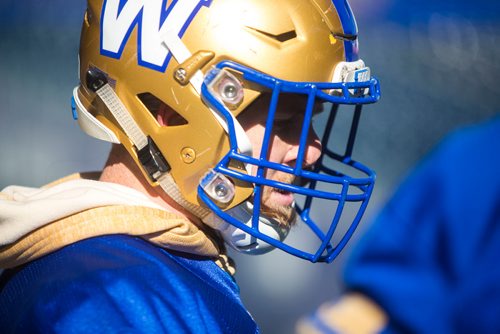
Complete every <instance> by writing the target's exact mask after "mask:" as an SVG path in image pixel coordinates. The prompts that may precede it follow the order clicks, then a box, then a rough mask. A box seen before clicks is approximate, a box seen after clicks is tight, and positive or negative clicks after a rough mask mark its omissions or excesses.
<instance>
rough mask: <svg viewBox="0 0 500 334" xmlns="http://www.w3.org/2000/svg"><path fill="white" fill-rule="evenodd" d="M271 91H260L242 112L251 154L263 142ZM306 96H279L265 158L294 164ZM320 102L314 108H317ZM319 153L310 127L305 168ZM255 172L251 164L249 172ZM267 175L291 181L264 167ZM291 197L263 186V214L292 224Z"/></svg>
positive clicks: (284, 174) (239, 118) (294, 217)
mask: <svg viewBox="0 0 500 334" xmlns="http://www.w3.org/2000/svg"><path fill="white" fill-rule="evenodd" d="M270 100H271V96H270V94H263V95H262V96H261V97H259V98H258V99H257V100H256V101H255V102H254V103H252V104H251V105H250V106H249V107H248V108H247V109H246V110H245V111H244V112H243V113H242V114H241V115H239V116H238V121H239V122H240V123H241V125H242V127H243V129H244V130H245V132H246V134H247V136H248V138H249V139H250V142H251V144H252V147H253V157H255V158H258V157H260V152H261V149H262V141H263V138H264V133H265V130H266V128H265V125H266V120H267V113H268V108H269V104H270ZM306 102H307V98H306V97H304V96H297V95H291V94H283V95H281V96H280V99H279V103H278V107H277V110H276V114H275V119H274V123H273V130H272V134H271V138H270V148H269V154H268V157H267V159H268V160H269V161H270V162H275V163H279V164H283V165H286V166H290V167H293V166H295V163H296V160H297V155H298V152H299V139H300V133H301V131H302V125H303V119H304V113H305V110H306ZM320 109H321V105H318V106H317V107H316V108H315V111H320ZM320 155H321V143H320V141H319V139H318V138H317V137H316V134H315V133H314V131H313V129H312V128H310V129H309V135H308V138H307V148H306V151H305V157H304V165H305V166H303V167H304V168H307V167H310V166H312V165H313V164H314V163H315V162H316V160H318V158H319V157H320ZM256 173H257V167H256V166H254V168H253V170H252V174H254V175H255V174H256ZM265 176H266V178H268V179H272V180H275V181H280V182H283V183H292V182H293V181H294V178H293V176H291V175H289V174H286V173H283V172H279V171H275V170H272V169H267V170H266V173H265ZM293 203H294V197H293V194H292V193H290V192H285V191H282V190H278V189H276V188H272V187H267V186H266V187H264V188H263V195H262V203H261V206H262V213H264V214H265V215H267V216H269V217H271V218H274V219H275V220H277V221H278V222H279V223H280V224H282V225H291V224H293V223H294V222H295V220H296V216H297V214H296V211H295V209H294V208H293Z"/></svg>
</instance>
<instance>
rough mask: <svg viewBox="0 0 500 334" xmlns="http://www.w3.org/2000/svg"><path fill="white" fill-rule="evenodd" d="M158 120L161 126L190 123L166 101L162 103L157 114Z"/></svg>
mask: <svg viewBox="0 0 500 334" xmlns="http://www.w3.org/2000/svg"><path fill="white" fill-rule="evenodd" d="M156 120H157V121H158V124H160V125H161V126H178V125H185V124H188V122H187V121H186V119H185V118H184V117H182V116H181V115H179V114H178V113H177V112H176V111H175V110H174V109H172V108H170V107H169V106H168V105H166V104H165V103H161V104H160V107H159V108H158V113H157V114H156Z"/></svg>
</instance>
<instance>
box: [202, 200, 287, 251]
mask: <svg viewBox="0 0 500 334" xmlns="http://www.w3.org/2000/svg"><path fill="white" fill-rule="evenodd" d="M252 212H253V205H252V204H251V203H250V202H249V201H245V202H243V203H241V204H240V205H238V206H235V207H234V208H232V209H230V210H228V211H227V212H226V213H227V214H229V215H230V216H231V217H233V218H235V219H236V220H238V221H240V222H243V223H244V224H245V225H247V226H249V227H251V226H252ZM203 222H204V223H205V224H207V225H208V226H210V227H212V228H213V229H215V230H217V231H219V232H220V233H221V235H222V237H223V238H224V241H225V242H226V243H227V244H228V245H229V246H230V247H231V248H233V249H235V250H237V251H238V252H240V253H245V254H250V255H259V254H265V253H268V252H270V251H272V250H273V249H275V247H274V246H271V245H270V244H268V243H267V242H264V241H262V240H260V239H257V238H256V237H254V236H252V235H250V234H248V233H247V232H245V231H243V230H241V229H239V228H237V227H236V226H234V225H232V224H229V223H228V222H226V221H224V220H223V219H222V218H220V217H219V216H217V215H216V214H215V213H211V214H210V215H208V216H207V217H206V218H204V219H203ZM289 231H290V228H285V227H282V226H280V225H279V223H278V222H276V221H274V220H273V219H271V218H268V217H265V216H263V215H261V216H259V232H260V233H262V234H265V235H267V236H268V237H270V238H273V239H276V240H278V241H284V240H285V238H286V237H287V235H288V232H289Z"/></svg>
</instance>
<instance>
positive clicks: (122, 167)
mask: <svg viewBox="0 0 500 334" xmlns="http://www.w3.org/2000/svg"><path fill="white" fill-rule="evenodd" d="M99 181H103V182H111V183H117V184H121V185H124V186H127V187H129V188H132V189H135V190H138V191H140V192H142V193H143V194H145V195H146V196H147V197H149V198H150V199H151V200H152V201H153V202H155V203H157V204H159V205H160V206H162V207H163V208H165V210H167V211H169V212H175V213H178V214H181V215H183V216H185V217H186V218H188V219H189V220H191V221H193V222H197V221H198V219H197V218H196V217H194V216H193V215H191V214H190V213H189V212H187V211H186V210H185V209H184V208H182V207H180V206H179V205H178V204H177V203H175V202H174V201H173V200H172V199H171V198H170V197H169V196H168V195H167V194H166V193H165V192H164V191H163V190H162V189H161V188H160V187H153V186H151V185H150V184H149V183H148V181H147V180H146V178H145V177H144V175H143V174H142V172H141V171H140V170H139V168H138V167H137V165H136V164H135V162H134V160H133V159H132V157H131V156H130V155H129V154H128V152H127V151H126V150H125V148H124V147H123V146H121V145H113V147H112V149H111V152H110V154H109V157H108V160H107V161H106V164H105V166H104V168H103V170H102V174H101V177H100V178H99Z"/></svg>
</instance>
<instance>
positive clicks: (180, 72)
mask: <svg viewBox="0 0 500 334" xmlns="http://www.w3.org/2000/svg"><path fill="white" fill-rule="evenodd" d="M174 77H175V80H177V81H179V82H180V83H181V84H184V83H185V82H186V78H187V71H186V69H184V68H182V67H181V68H178V69H177V70H176V71H175V73H174Z"/></svg>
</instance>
